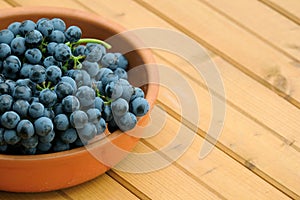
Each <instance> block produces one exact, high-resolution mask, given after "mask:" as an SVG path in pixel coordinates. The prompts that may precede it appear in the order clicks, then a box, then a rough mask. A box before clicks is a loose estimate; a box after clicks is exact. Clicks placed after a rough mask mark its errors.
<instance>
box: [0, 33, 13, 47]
mask: <svg viewBox="0 0 300 200" xmlns="http://www.w3.org/2000/svg"><path fill="white" fill-rule="evenodd" d="M14 38H15V35H14V33H13V32H11V31H10V30H9V29H3V30H1V31H0V43H5V44H10V43H11V41H12V40H13V39H14Z"/></svg>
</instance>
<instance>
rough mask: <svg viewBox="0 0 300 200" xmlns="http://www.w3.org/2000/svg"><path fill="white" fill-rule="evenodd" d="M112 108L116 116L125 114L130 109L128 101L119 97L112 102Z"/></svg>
mask: <svg viewBox="0 0 300 200" xmlns="http://www.w3.org/2000/svg"><path fill="white" fill-rule="evenodd" d="M111 110H112V113H113V115H114V116H115V117H119V116H123V115H125V114H126V113H127V112H128V110H129V105H128V102H127V101H126V100H125V99H122V98H119V99H117V100H115V101H113V102H112V103H111Z"/></svg>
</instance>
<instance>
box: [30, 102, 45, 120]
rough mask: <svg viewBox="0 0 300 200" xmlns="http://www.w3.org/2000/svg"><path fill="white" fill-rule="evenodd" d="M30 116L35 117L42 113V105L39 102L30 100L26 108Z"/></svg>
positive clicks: (40, 115)
mask: <svg viewBox="0 0 300 200" xmlns="http://www.w3.org/2000/svg"><path fill="white" fill-rule="evenodd" d="M28 114H29V116H30V117H32V118H34V119H37V118H39V117H42V116H43V115H44V105H43V104H41V103H39V102H32V103H31V104H30V106H29V108H28Z"/></svg>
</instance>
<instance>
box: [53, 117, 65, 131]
mask: <svg viewBox="0 0 300 200" xmlns="http://www.w3.org/2000/svg"><path fill="white" fill-rule="evenodd" d="M53 124H54V127H55V129H56V130H59V131H65V130H67V129H68V128H69V120H68V117H67V116H66V115H65V114H58V115H56V116H55V117H54V120H53Z"/></svg>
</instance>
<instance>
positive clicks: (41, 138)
mask: <svg viewBox="0 0 300 200" xmlns="http://www.w3.org/2000/svg"><path fill="white" fill-rule="evenodd" d="M54 138H55V132H54V130H52V131H50V132H49V133H48V134H47V135H45V136H39V141H40V143H50V142H52V141H53V140H54Z"/></svg>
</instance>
